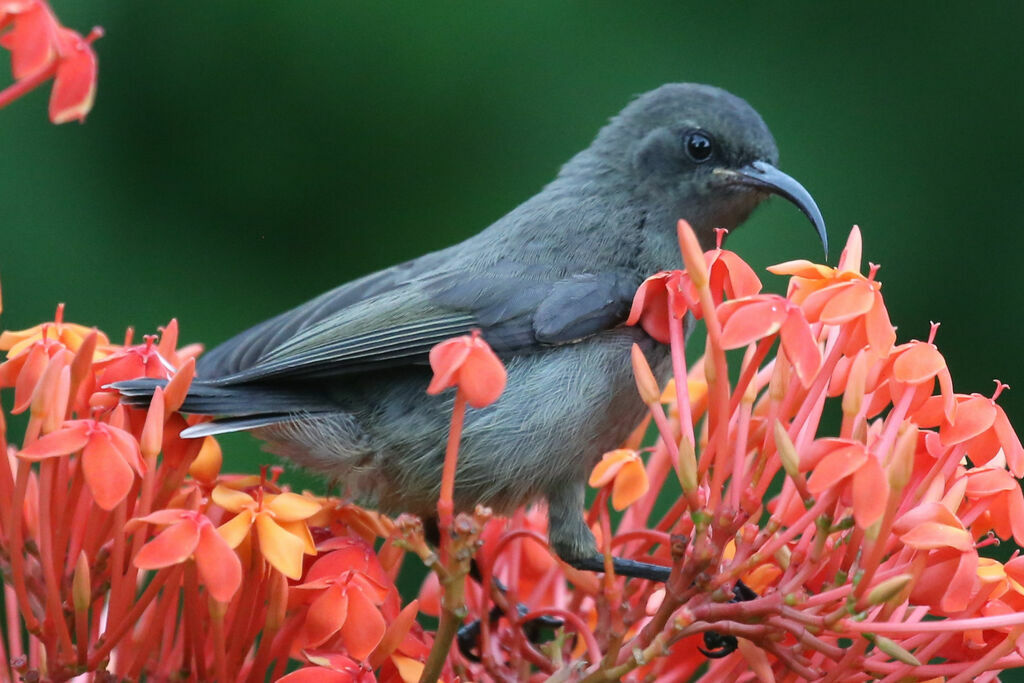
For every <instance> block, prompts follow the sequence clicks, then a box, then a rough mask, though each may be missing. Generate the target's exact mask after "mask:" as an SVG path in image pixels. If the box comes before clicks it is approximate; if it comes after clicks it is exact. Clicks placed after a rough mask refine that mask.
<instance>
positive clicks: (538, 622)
mask: <svg viewBox="0 0 1024 683" xmlns="http://www.w3.org/2000/svg"><path fill="white" fill-rule="evenodd" d="M516 611H517V612H518V614H519V616H520V617H524V616H526V614H527V613H528V612H529V608H528V607H527V606H526V605H524V604H523V603H519V604H518V605H516ZM504 614H505V612H504V610H502V609H501V607H498V606H497V605H495V606H494V607H492V608H491V611H490V612H489V613H488V615H487V617H488V619H489V620H490V623H492V624H495V623H497V621H498V619H500V618H501V617H502V616H504ZM562 624H563V622H562V620H561V619H559V618H558V617H552V616H547V615H543V616H539V617H537V618H535V619H530V620H529V621H526V622H523V624H522V628H523V633H524V635H526V639H527V640H529V641H530V642H531V643H533V644H535V645H537V644H540V643H542V642H545V640H546V639H544V630H545V629H547V630H554V629H557V628H561V627H562ZM481 632H482V626H481V624H480V620H479V619H474V620H473V621H471V622H469V623H468V624H465V625H463V626H462V628H460V629H459V630H458V633H457V634H456V636H455V638H456V641H457V642H458V645H459V652H461V653H462V656H463V657H465V658H466V659H468V660H470V661H473V662H479V661H480V649H479V648H480V634H481Z"/></svg>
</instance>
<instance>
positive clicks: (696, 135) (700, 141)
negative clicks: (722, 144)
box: [683, 130, 714, 164]
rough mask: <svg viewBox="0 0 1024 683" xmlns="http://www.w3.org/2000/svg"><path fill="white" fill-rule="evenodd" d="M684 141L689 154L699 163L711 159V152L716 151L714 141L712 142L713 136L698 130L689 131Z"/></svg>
mask: <svg viewBox="0 0 1024 683" xmlns="http://www.w3.org/2000/svg"><path fill="white" fill-rule="evenodd" d="M683 143H684V144H685V145H686V154H687V156H689V157H690V158H691V159H693V160H694V161H696V162H697V163H698V164H702V163H704V162H705V161H707V160H708V159H710V158H711V153H712V152H713V151H714V143H712V142H711V137H710V136H709V135H708V134H707V133H702V132H700V131H697V130H694V131H690V132H689V133H687V134H686V137H685V138H683Z"/></svg>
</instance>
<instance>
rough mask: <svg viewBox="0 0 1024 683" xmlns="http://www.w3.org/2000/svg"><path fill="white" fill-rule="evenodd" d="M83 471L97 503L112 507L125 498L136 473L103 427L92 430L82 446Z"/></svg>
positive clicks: (106, 508) (105, 507) (105, 508)
mask: <svg viewBox="0 0 1024 683" xmlns="http://www.w3.org/2000/svg"><path fill="white" fill-rule="evenodd" d="M82 472H83V473H84V474H85V483H86V484H88V486H89V490H90V491H92V496H93V498H95V499H96V504H97V505H99V506H100V507H101V508H103V509H104V510H113V509H114V508H115V507H117V504H118V503H120V502H121V501H122V500H124V499H125V496H127V495H128V492H129V491H130V490H131V488H132V484H133V483H134V482H135V473H134V472H133V471H132V468H131V467H129V466H128V463H126V462H125V461H124V458H123V457H122V456H121V453H120V452H118V450H117V448H116V447H115V446H114V443H113V441H112V439H111V438H110V434H109V433H108V432H107V431H106V430H103V431H99V430H97V431H94V432H93V434H92V436H90V437H89V442H88V443H87V444H86V445H85V448H84V449H83V450H82Z"/></svg>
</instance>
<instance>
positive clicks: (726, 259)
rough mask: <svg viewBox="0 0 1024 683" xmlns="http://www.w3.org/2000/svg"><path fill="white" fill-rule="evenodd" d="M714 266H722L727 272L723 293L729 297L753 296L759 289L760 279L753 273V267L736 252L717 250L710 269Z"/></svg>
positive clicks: (714, 267)
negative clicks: (713, 263)
mask: <svg viewBox="0 0 1024 683" xmlns="http://www.w3.org/2000/svg"><path fill="white" fill-rule="evenodd" d="M716 268H724V269H725V271H726V273H727V274H728V278H727V279H726V280H725V293H726V294H727V295H728V296H729V298H730V299H742V298H744V297H748V296H754V295H755V294H757V293H759V292H760V291H761V280H760V279H759V278H758V277H757V274H756V273H754V269H753V268H751V267H750V266H749V265H748V264H747V262H746V261H744V260H743V259H742V258H740V257H739V255H738V254H736V252H733V251H728V250H727V249H719V250H717V254H716V261H715V265H713V266H712V269H713V270H714V269H716Z"/></svg>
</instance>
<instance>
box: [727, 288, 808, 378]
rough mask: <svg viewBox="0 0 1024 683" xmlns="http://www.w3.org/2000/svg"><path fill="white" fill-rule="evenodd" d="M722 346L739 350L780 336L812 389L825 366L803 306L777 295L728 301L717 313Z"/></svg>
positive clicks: (794, 363) (790, 358) (760, 295)
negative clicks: (801, 308)
mask: <svg viewBox="0 0 1024 683" xmlns="http://www.w3.org/2000/svg"><path fill="white" fill-rule="evenodd" d="M717 312H718V320H719V322H720V323H721V324H722V346H724V347H725V348H726V349H738V348H741V347H744V346H746V345H747V344H751V343H753V342H755V341H757V340H759V339H763V338H765V337H768V336H771V335H773V334H775V333H776V332H777V333H779V336H780V337H781V339H782V348H783V350H785V352H786V356H787V357H788V358H789V361H790V362H791V363H792V364H793V367H794V369H795V370H796V374H797V376H798V377H799V378H800V382H801V383H802V384H803V385H804V386H805V387H809V386H810V384H811V379H812V378H813V377H814V375H815V373H817V371H818V367H819V366H820V365H821V350H820V349H819V348H818V342H817V341H816V340H815V338H814V334H813V333H812V332H811V326H810V325H809V324H808V322H807V319H806V318H805V317H804V315H803V312H802V311H801V310H800V307H799V306H796V305H795V304H793V303H791V302H790V301H789V300H787V299H785V298H784V297H781V296H778V295H776V294H759V295H757V296H750V297H746V298H744V299H735V300H733V301H727V302H725V303H724V304H722V305H720V306H719V307H718V309H717Z"/></svg>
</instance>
